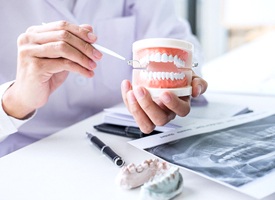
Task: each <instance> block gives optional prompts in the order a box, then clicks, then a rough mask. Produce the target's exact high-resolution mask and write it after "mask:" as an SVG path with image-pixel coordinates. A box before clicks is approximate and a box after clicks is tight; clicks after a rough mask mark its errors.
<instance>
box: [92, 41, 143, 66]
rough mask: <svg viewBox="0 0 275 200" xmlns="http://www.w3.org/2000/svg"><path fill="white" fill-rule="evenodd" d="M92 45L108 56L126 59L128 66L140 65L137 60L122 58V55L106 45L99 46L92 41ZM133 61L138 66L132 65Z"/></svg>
mask: <svg viewBox="0 0 275 200" xmlns="http://www.w3.org/2000/svg"><path fill="white" fill-rule="evenodd" d="M92 46H93V47H95V48H96V49H97V50H99V51H102V52H104V53H106V54H108V55H110V56H113V57H116V58H118V59H120V60H124V61H127V64H128V65H130V66H132V67H133V68H141V65H140V63H139V61H138V60H127V59H126V58H124V57H123V56H121V55H119V54H118V53H116V52H114V51H112V50H110V49H107V48H106V47H103V46H101V45H99V44H95V43H94V44H92ZM134 63H136V64H138V67H137V66H134Z"/></svg>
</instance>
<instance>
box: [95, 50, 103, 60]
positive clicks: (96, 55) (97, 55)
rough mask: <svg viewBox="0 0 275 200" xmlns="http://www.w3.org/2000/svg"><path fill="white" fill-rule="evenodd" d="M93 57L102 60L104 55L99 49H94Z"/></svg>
mask: <svg viewBox="0 0 275 200" xmlns="http://www.w3.org/2000/svg"><path fill="white" fill-rule="evenodd" d="M93 55H94V56H95V57H96V58H98V59H100V58H101V57H102V53H101V52H100V51H98V50H97V49H93Z"/></svg>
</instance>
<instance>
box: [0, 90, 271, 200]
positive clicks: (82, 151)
mask: <svg viewBox="0 0 275 200" xmlns="http://www.w3.org/2000/svg"><path fill="white" fill-rule="evenodd" d="M206 96H207V98H208V100H210V101H225V102H230V103H239V104H243V105H249V107H250V108H252V109H254V110H258V109H262V110H263V109H264V110H269V109H275V104H274V102H275V97H267V96H265V97H260V96H241V95H220V94H215V93H214V94H207V95H206ZM101 117H102V115H100V114H98V115H95V116H93V117H90V118H88V119H86V120H84V121H82V122H80V123H77V124H75V125H73V126H71V127H68V128H66V129H64V130H62V131H60V132H58V133H56V134H53V135H52V136H50V137H47V138H46V139H43V140H41V141H39V142H36V143H34V144H32V145H29V146H28V147H25V148H23V149H21V150H18V151H16V152H14V153H11V154H9V155H7V156H5V157H2V158H1V159H0V199H1V200H61V199H62V200H76V199H77V200H109V199H110V200H111V199H112V200H134V199H138V196H139V189H134V190H123V189H121V188H119V187H118V186H117V185H116V184H115V178H116V176H117V174H118V172H119V170H120V168H118V167H117V166H115V165H114V164H113V163H112V162H111V161H110V160H109V159H108V158H107V157H105V156H104V155H102V154H101V153H100V151H99V150H98V149H96V147H95V146H93V145H91V144H90V142H89V140H88V139H87V137H86V134H85V132H86V130H87V129H90V128H91V127H92V126H93V124H98V123H101V121H102V118H101ZM94 134H95V135H97V136H99V137H100V139H101V140H102V141H104V142H105V143H106V144H108V145H109V146H110V147H112V148H113V149H114V150H115V151H116V152H117V153H118V154H119V155H121V156H122V157H123V158H124V159H125V161H126V162H127V163H131V162H133V163H135V164H139V163H141V162H142V161H144V160H145V159H148V158H154V156H153V155H150V154H148V153H146V152H143V151H141V150H139V149H136V148H135V147H133V146H131V145H130V144H128V143H127V141H128V140H130V139H128V138H124V137H119V136H114V135H110V134H106V133H100V132H95V133H94ZM181 173H182V175H183V178H184V190H183V192H182V194H181V195H180V196H178V197H176V198H175V200H179V199H185V200H203V199H211V200H215V199H219V200H220V199H223V200H232V199H238V200H252V199H253V198H251V197H249V196H246V195H244V194H241V193H239V192H237V191H234V190H232V189H229V188H227V187H226V186H223V185H220V184H218V183H215V182H212V181H210V180H208V179H206V178H203V177H200V176H199V175H196V174H193V173H192V172H189V171H187V170H184V169H181ZM274 199H275V194H273V195H271V196H269V197H267V198H265V199H264V200H274Z"/></svg>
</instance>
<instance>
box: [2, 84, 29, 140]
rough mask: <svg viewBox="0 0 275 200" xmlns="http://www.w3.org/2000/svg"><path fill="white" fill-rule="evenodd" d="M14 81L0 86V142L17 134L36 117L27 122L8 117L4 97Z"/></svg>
mask: <svg viewBox="0 0 275 200" xmlns="http://www.w3.org/2000/svg"><path fill="white" fill-rule="evenodd" d="M13 82H14V81H10V82H7V83H4V84H2V85H0V98H1V104H0V141H1V140H3V139H5V138H6V137H7V136H8V135H10V134H12V133H15V132H17V130H18V128H19V127H20V126H22V125H23V124H24V123H26V122H27V121H29V120H30V119H31V118H32V117H33V116H34V115H32V116H31V117H30V118H28V119H25V120H19V119H16V118H14V117H11V116H8V115H7V113H6V112H5V111H4V109H3V105H2V97H3V95H4V93H5V91H6V90H7V89H8V88H9V87H10V86H11V85H12V84H13Z"/></svg>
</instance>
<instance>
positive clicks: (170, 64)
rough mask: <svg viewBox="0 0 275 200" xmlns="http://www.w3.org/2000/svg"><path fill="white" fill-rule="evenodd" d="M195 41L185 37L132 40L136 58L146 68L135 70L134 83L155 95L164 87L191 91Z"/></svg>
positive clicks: (181, 93)
mask: <svg viewBox="0 0 275 200" xmlns="http://www.w3.org/2000/svg"><path fill="white" fill-rule="evenodd" d="M193 49H194V47H193V45H192V44H191V43H188V42H186V41H184V40H177V39H169V38H151V39H144V40H139V41H136V42H134V43H133V60H138V61H139V63H140V65H141V67H142V68H143V69H134V70H133V86H134V87H136V86H143V87H145V88H147V89H148V91H149V92H150V93H151V96H152V97H158V96H159V95H160V94H161V93H162V92H163V91H167V90H169V91H171V92H173V93H175V94H176V95H177V96H188V95H190V94H191V91H192V88H191V78H192V70H191V68H192V59H193Z"/></svg>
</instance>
